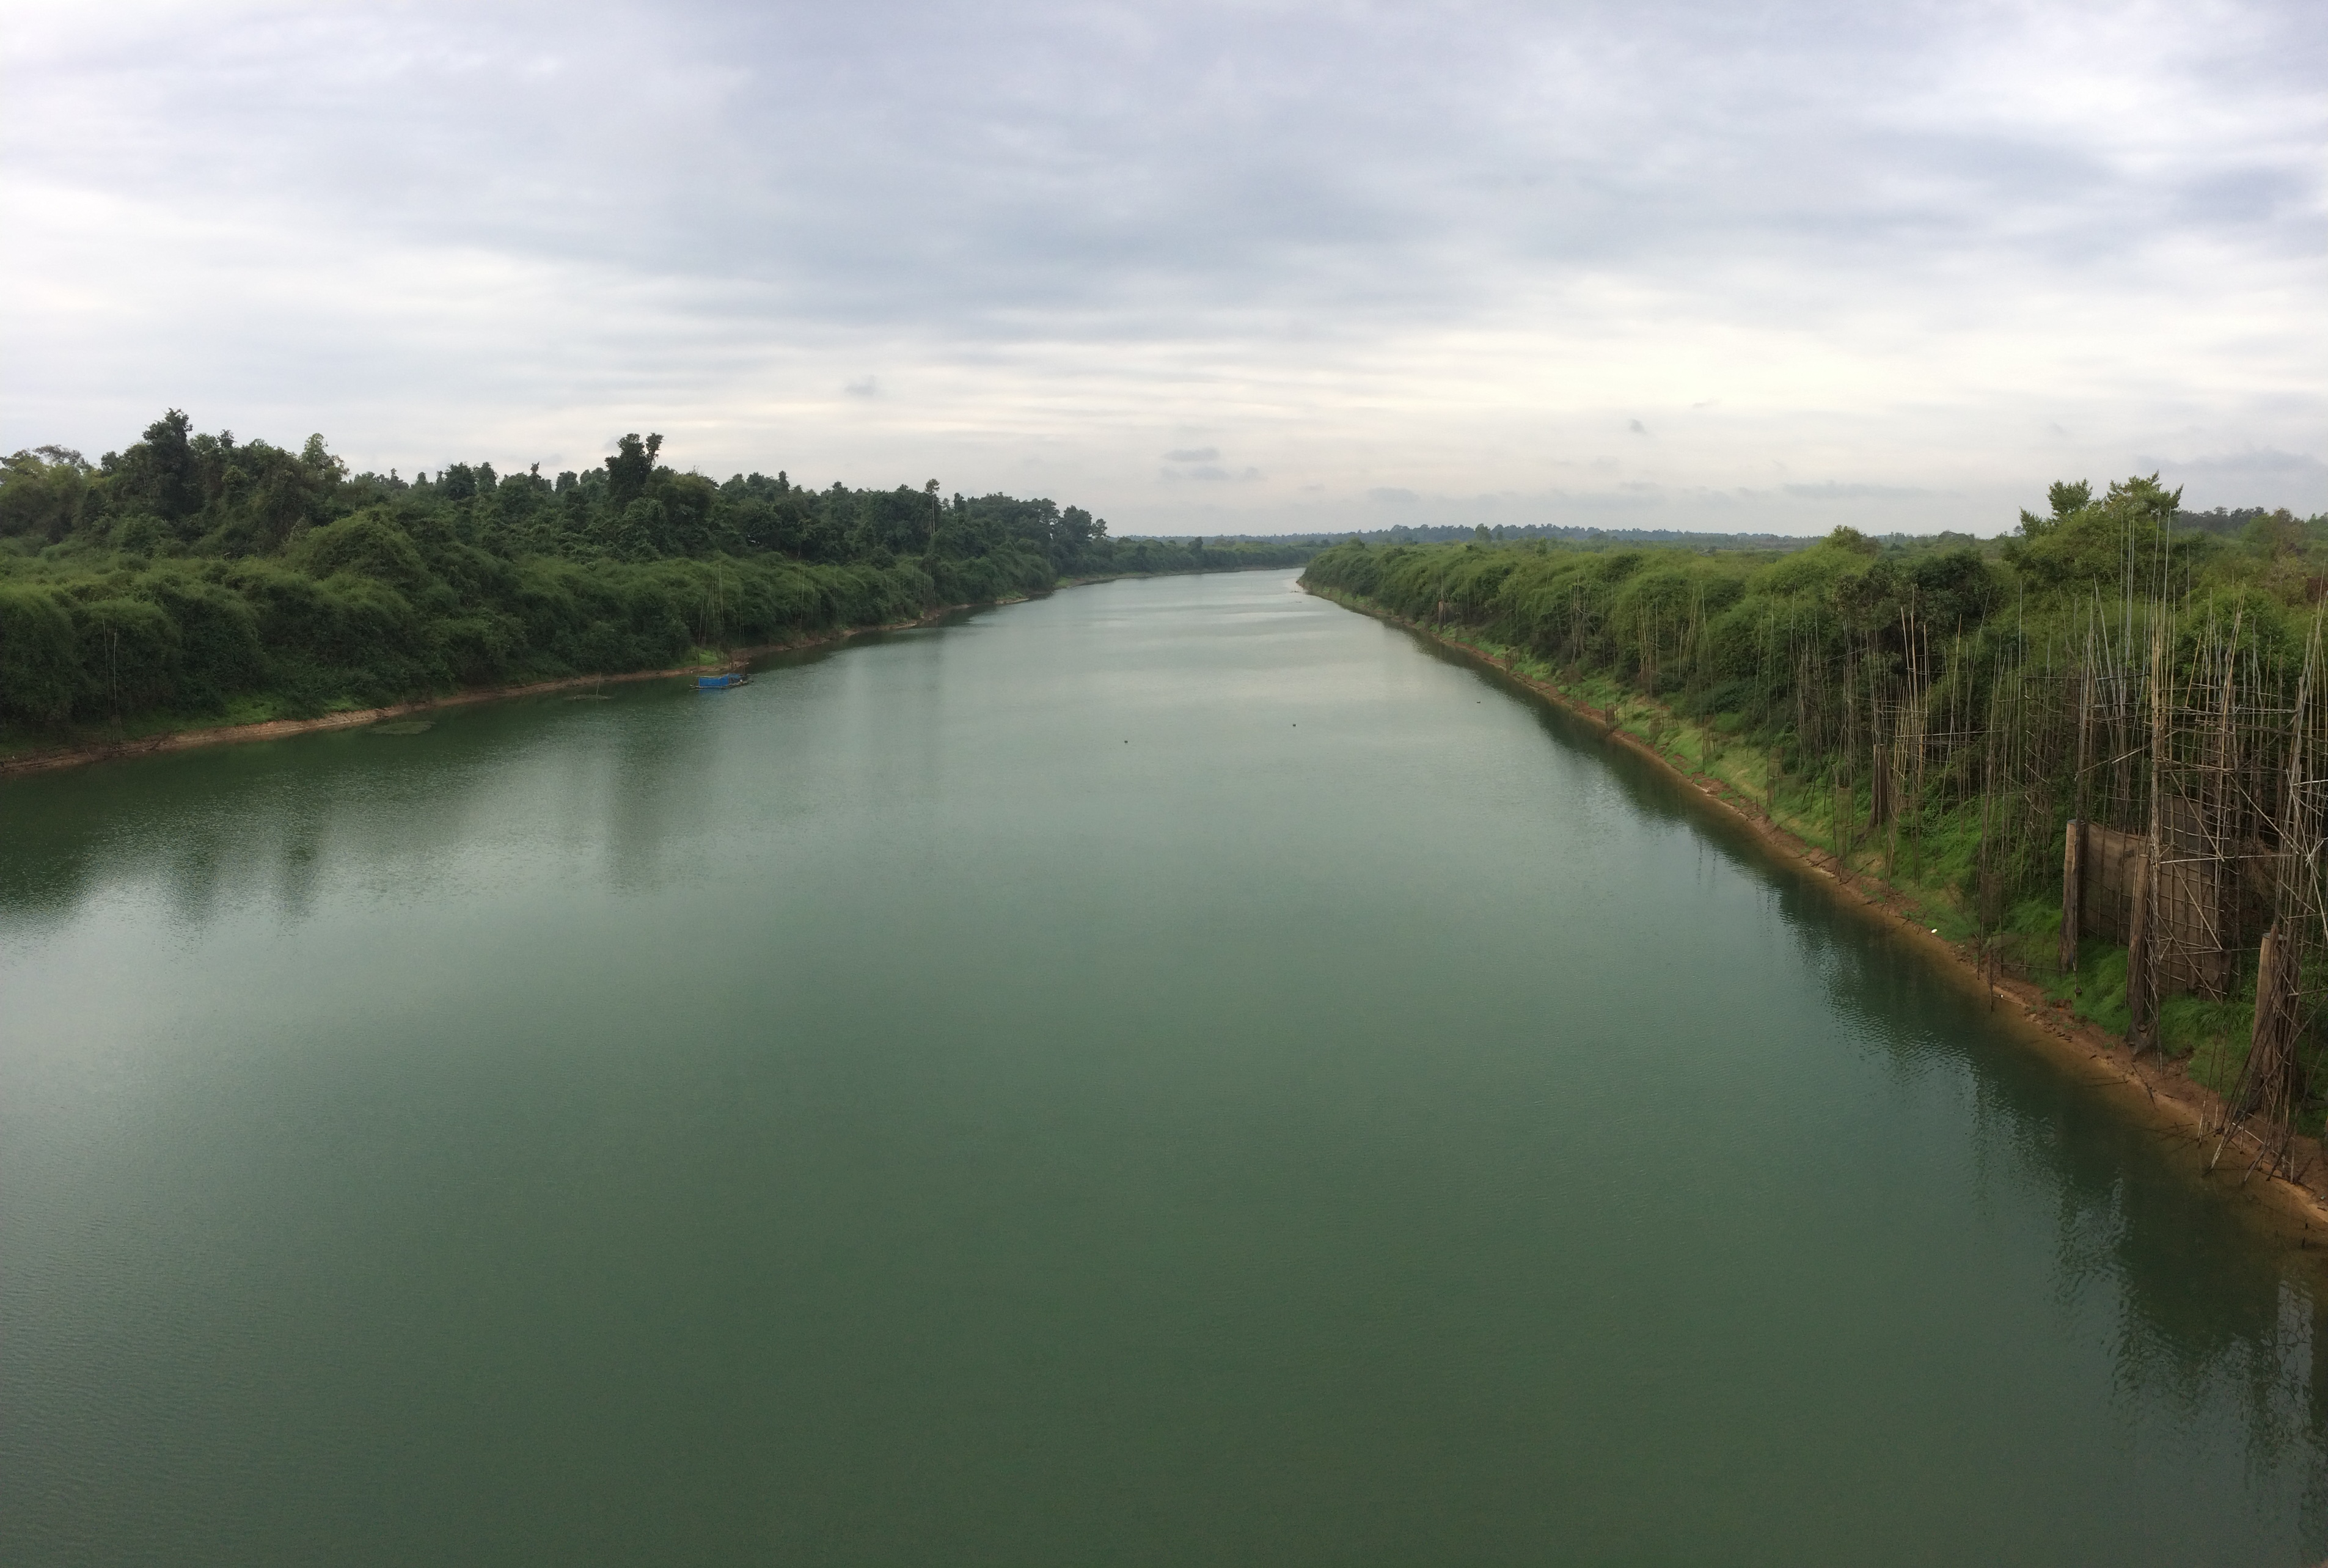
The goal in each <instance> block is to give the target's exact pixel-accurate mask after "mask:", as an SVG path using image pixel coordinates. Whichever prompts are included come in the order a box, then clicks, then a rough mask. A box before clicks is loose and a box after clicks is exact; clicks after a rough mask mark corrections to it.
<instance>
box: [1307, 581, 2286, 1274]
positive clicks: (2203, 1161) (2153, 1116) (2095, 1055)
mask: <svg viewBox="0 0 2328 1568" xmlns="http://www.w3.org/2000/svg"><path fill="white" fill-rule="evenodd" d="M1302 586H1303V587H1304V588H1305V590H1306V591H1308V592H1310V593H1313V594H1316V595H1318V596H1319V597H1321V598H1327V599H1330V600H1332V601H1333V602H1334V603H1336V604H1338V605H1341V606H1344V607H1345V608H1347V609H1352V610H1356V611H1358V612H1359V613H1360V614H1362V615H1372V616H1374V617H1375V619H1377V620H1381V621H1386V622H1388V623H1390V624H1393V625H1395V626H1400V627H1403V628H1404V629H1405V630H1407V631H1409V632H1412V633H1413V634H1416V635H1417V636H1421V637H1426V638H1428V639H1430V640H1431V641H1432V642H1433V643H1437V644H1438V645H1439V646H1441V647H1443V648H1447V649H1450V650H1452V651H1454V652H1455V653H1460V654H1463V655H1466V656H1468V657H1469V659H1470V660H1472V661H1473V662H1477V663H1478V665H1480V666H1481V667H1482V668H1484V669H1486V670H1488V671H1492V672H1493V673H1494V674H1496V675H1497V676H1498V677H1500V678H1501V679H1503V680H1506V681H1510V682H1512V683H1513V684H1514V685H1516V686H1518V687H1521V688H1523V689H1525V690H1527V691H1530V692H1532V693H1534V694H1535V696H1537V697H1539V698H1542V699H1544V700H1545V701H1547V702H1550V703H1552V704H1553V705H1554V706H1555V707H1557V708H1560V709H1563V710H1564V711H1566V712H1568V713H1571V714H1572V715H1574V716H1576V717H1577V718H1582V719H1583V720H1584V721H1586V722H1587V723H1589V724H1591V725H1592V726H1593V727H1594V728H1597V729H1599V730H1600V734H1601V737H1602V738H1603V739H1604V740H1605V741H1607V742H1609V743H1610V744H1613V745H1617V746H1624V747H1626V748H1627V749H1628V750H1629V751H1631V752H1633V753H1634V754H1635V755H1637V756H1641V757H1643V758H1646V759H1647V761H1649V762H1650V763H1652V764H1654V765H1656V766H1657V767H1658V768H1660V769H1662V770H1663V771H1664V772H1665V773H1666V774H1667V775H1671V776H1672V777H1674V778H1676V779H1678V780H1680V781H1681V782H1683V783H1685V784H1688V785H1690V786H1691V787H1692V788H1693V789H1694V790H1695V791H1696V792H1697V794H1698V796H1699V798H1700V799H1702V800H1704V802H1706V803H1708V804H1709V805H1710V806H1712V807H1713V809H1715V810H1717V811H1720V812H1724V813H1726V814H1727V815H1728V816H1730V817H1731V818H1732V819H1733V820H1735V821H1736V822H1740V823H1741V824H1743V825H1744V826H1745V827H1746V828H1747V829H1748V830H1749V831H1751V832H1752V833H1753V834H1754V835H1755V837H1756V838H1757V839H1759V840H1760V841H1761V843H1762V844H1763V845H1764V846H1765V848H1767V849H1768V850H1770V851H1771V852H1772V853H1774V854H1775V855H1777V856H1779V858H1781V859H1786V860H1788V861H1791V862H1793V863H1794V864H1795V865H1796V866H1797V868H1798V869H1800V870H1802V871H1803V872H1805V873H1806V874H1807V875H1809V876H1810V877H1811V878H1813V879H1814V880H1816V882H1817V883H1818V884H1819V885H1821V886H1822V887H1826V888H1827V889H1829V890H1830V891H1831V892H1832V893H1833V895H1834V896H1835V897H1836V898H1837V899H1839V900H1841V901H1842V902H1843V903H1844V904H1845V906H1848V907H1850V908H1852V909H1854V910H1855V911H1858V912H1860V913H1863V914H1864V915H1869V916H1871V917H1873V918H1877V919H1880V920H1882V922H1883V923H1884V925H1885V927H1886V929H1887V930H1888V931H1890V932H1891V933H1893V934H1896V935H1897V936H1898V937H1899V939H1900V940H1901V941H1904V942H1906V943H1908V944H1910V945H1911V946H1913V947H1915V948H1916V949H1917V950H1919V951H1920V952H1922V953H1925V954H1927V955H1928V956H1929V957H1930V958H1932V959H1933V960H1935V961H1936V962H1938V963H1939V964H1940V965H1941V966H1942V968H1943V970H1944V972H1947V973H1948V974H1949V975H1950V976H1951V977H1953V978H1955V979H1956V980H1957V981H1960V982H1961V983H1963V984H1964V985H1966V986H1967V988H1969V989H1970V990H1972V991H1974V992H1975V993H1976V994H1983V995H1985V996H1986V998H1987V999H1988V1003H1989V1008H1990V1010H1991V1011H1992V1012H1994V1013H1995V1015H1996V1017H1997V1019H1998V1021H1999V1022H2000V1023H2002V1024H2004V1026H2005V1027H2006V1028H2007V1029H2008V1030H2009V1032H2011V1033H2012V1034H2013V1036H2014V1038H2017V1039H2020V1040H2022V1041H2023V1043H2025V1044H2028V1045H2031V1046H2032V1047H2036V1048H2037V1049H2039V1050H2041V1051H2042V1052H2043V1053H2044V1054H2046V1055H2047V1056H2051V1057H2052V1058H2053V1059H2055V1060H2056V1061H2060V1062H2063V1063H2065V1064H2069V1065H2071V1066H2078V1067H2080V1068H2087V1069H2098V1070H2099V1077H2098V1079H2097V1080H2095V1081H2096V1083H2097V1085H2098V1086H2099V1087H2101V1088H2103V1089H2104V1090H2105V1091H2106V1094H2107V1098H2108V1099H2109V1100H2110V1101H2111V1102H2112V1103H2114V1104H2116V1105H2117V1107H2118V1108H2119V1109H2120V1110H2121V1111H2122V1112H2124V1113H2126V1114H2128V1115H2130V1116H2133V1117H2136V1119H2138V1120H2140V1121H2142V1122H2145V1123H2147V1124H2149V1125H2151V1126H2153V1127H2155V1128H2157V1129H2159V1130H2161V1131H2167V1132H2171V1133H2172V1134H2173V1136H2175V1137H2176V1138H2177V1139H2178V1140H2180V1141H2182V1142H2183V1143H2184V1144H2185V1145H2186V1146H2187V1152H2188V1153H2189V1155H2190V1156H2192V1157H2193V1158H2195V1159H2196V1160H2197V1161H2198V1163H2199V1164H2200V1165H2201V1166H2202V1167H2210V1168H2211V1169H2212V1170H2213V1172H2214V1174H2215V1178H2216V1179H2218V1180H2222V1181H2227V1182H2229V1183H2232V1184H2235V1185H2237V1186H2239V1187H2240V1188H2242V1189H2243V1190H2244V1191H2246V1192H2247V1193H2248V1194H2251V1195H2253V1196H2255V1197H2258V1198H2260V1199H2261V1200H2263V1201H2264V1202H2265V1203H2266V1204H2267V1205H2269V1206H2270V1207H2271V1208H2272V1209H2273V1210H2275V1211H2276V1213H2277V1215H2278V1216H2281V1217H2282V1218H2283V1219H2284V1220H2285V1221H2286V1222H2287V1223H2288V1224H2289V1225H2291V1227H2292V1228H2293V1229H2294V1230H2295V1234H2296V1235H2297V1237H2298V1240H2299V1243H2300V1244H2303V1245H2305V1246H2312V1245H2322V1244H2328V1158H2323V1150H2322V1149H2321V1146H2320V1145H2319V1143H2318V1142H2316V1141H2314V1140H2312V1139H2308V1138H2298V1139H2296V1140H2295V1145H2294V1150H2293V1162H2294V1165H2295V1169H2296V1173H2297V1178H2296V1179H2295V1180H2293V1181H2291V1180H2287V1179H2285V1178H2280V1177H2276V1176H2266V1175H2264V1174H2263V1173H2262V1172H2261V1171H2259V1170H2257V1169H2255V1167H2256V1166H2257V1164H2258V1156H2259V1154H2260V1153H2261V1150H2260V1149H2259V1148H2258V1143H2257V1141H2256V1140H2255V1139H2254V1138H2253V1137H2252V1136H2250V1135H2248V1134H2247V1133H2245V1132H2244V1131H2233V1132H2232V1134H2231V1135H2230V1137H2229V1140H2228V1141H2226V1140H2224V1138H2223V1137H2222V1134H2221V1131H2220V1129H2221V1127H2222V1125H2223V1120H2224V1117H2223V1110H2224V1107H2223V1102H2222V1099H2221V1097H2220V1095H2218V1094H2215V1093H2214V1091H2212V1090H2211V1089H2209V1088H2208V1087H2207V1086H2206V1085H2204V1084H2199V1083H2196V1082H2194V1081H2193V1080H2192V1077H2191V1075H2190V1074H2189V1073H2188V1072H2187V1071H2186V1070H2185V1069H2184V1067H2183V1066H2182V1064H2181V1063H2179V1062H2174V1061H2171V1060H2167V1059H2164V1058H2162V1057H2160V1056H2154V1055H2142V1056H2137V1055H2136V1053H2135V1052H2134V1051H2133V1050H2131V1049H2130V1048H2129V1047H2127V1045H2126V1041H2125V1040H2124V1039H2123V1038H2121V1037H2119V1036H2117V1035H2113V1034H2109V1033H2107V1032H2105V1031H2104V1030H2102V1029H2100V1028H2097V1027H2096V1026H2095V1025H2093V1024H2091V1023H2089V1022H2088V1021H2087V1020H2085V1019H2079V1018H2077V1017H2074V1016H2072V1015H2071V1014H2070V1012H2069V1011H2068V1010H2067V1009H2065V1008H2064V1007H2063V1006H2062V1004H2060V1003H2058V1002H2055V1001H2053V1000H2050V999H2049V998H2048V997H2047V996H2046V995H2045V993H2044V991H2042V989H2041V988H2040V987H2038V986H2036V985H2034V984H2032V983H2031V982H2029V981H2026V980H2023V979H2020V978H2017V977H2014V976H2011V975H2006V974H2001V973H1998V972H1996V969H1995V964H1994V962H1987V963H1984V961H1983V954H1982V953H1980V951H1979V950H1978V949H1977V948H1976V947H1975V946H1974V945H1973V944H1969V943H1954V942H1949V941H1947V940H1945V939H1944V938H1942V937H1941V936H1940V935H1939V934H1938V933H1936V932H1934V931H1933V930H1932V929H1931V928H1930V927H1929V926H1928V925H1925V924H1924V923H1923V922H1922V920H1920V919H1919V918H1917V916H1916V902H1915V899H1914V898H1913V897H1911V896H1910V894H1909V893H1908V892H1907V891H1906V890H1904V889H1902V888H1900V887H1894V886H1892V885H1891V884H1890V883H1887V882H1885V881H1884V880H1882V878H1877V877H1873V876H1870V875H1868V874H1867V873H1866V872H1865V871H1864V870H1863V869H1854V867H1852V866H1851V865H1850V864H1849V863H1848V862H1846V861H1843V860H1838V859H1836V858H1835V855H1834V853H1833V852H1832V851H1831V850H1827V849H1826V848H1824V847H1822V846H1819V845H1816V844H1813V843H1811V842H1809V841H1808V840H1805V839H1803V838H1801V837H1799V836H1798V835H1797V834H1795V833H1794V832H1791V831H1788V829H1786V828H1785V827H1783V826H1781V825H1780V824H1779V823H1778V822H1774V821H1772V820H1771V817H1770V815H1769V812H1768V811H1767V810H1765V809H1764V808H1763V807H1762V806H1761V805H1760V803H1757V802H1755V801H1754V800H1753V799H1752V798H1751V796H1749V795H1747V794H1746V793H1742V792H1741V791H1740V790H1739V789H1738V788H1737V787H1736V786H1735V785H1734V784H1731V783H1730V782H1728V781H1725V780H1722V779H1716V778H1713V777H1710V776H1708V775H1706V774H1704V773H1703V772H1699V771H1696V770H1694V769H1693V768H1692V767H1691V766H1690V765H1688V762H1687V759H1686V758H1677V757H1676V756H1672V755H1668V754H1667V753H1666V752H1665V751H1662V750H1660V749H1658V748H1657V746H1652V745H1650V744H1648V743H1647V741H1645V740H1643V739H1642V738H1641V737H1638V736H1635V735H1632V734H1629V733H1628V732H1627V731H1626V730H1625V729H1623V728H1620V727H1619V725H1618V724H1617V723H1616V722H1615V721H1614V718H1613V717H1612V715H1611V713H1610V710H1609V709H1605V708H1602V707H1599V706H1597V705H1594V704H1592V703H1590V702H1587V701H1585V700H1583V699H1580V698H1579V697H1577V696H1576V695H1574V694H1573V693H1572V692H1570V691H1567V690H1563V689H1562V688H1561V686H1560V685H1558V684H1557V683H1556V682H1554V681H1546V680H1539V679H1536V678H1535V677H1532V676H1529V675H1526V674H1524V673H1521V672H1519V671H1516V670H1513V669H1512V668H1511V667H1510V665H1509V663H1508V662H1507V661H1502V660H1498V659H1497V657H1496V656H1495V655H1494V654H1492V653H1488V651H1487V650H1485V649H1483V648H1480V647H1478V646H1477V645H1476V644H1474V643H1469V642H1466V641H1464V640H1463V639H1462V638H1460V637H1459V636H1455V635H1453V634H1450V633H1449V632H1448V631H1447V630H1445V629H1443V628H1441V627H1436V626H1427V625H1422V624H1417V623H1415V622H1413V621H1409V620H1407V619H1405V618H1404V617H1403V616H1401V615H1393V614H1391V613H1390V612H1388V611H1386V610H1385V609H1383V608H1381V607H1380V606H1376V605H1374V604H1371V603H1369V602H1367V601H1366V600H1364V599H1361V598H1357V597H1356V596H1351V595H1347V594H1343V593H1338V592H1335V591H1333V590H1331V589H1319V588H1314V587H1309V585H1308V584H1306V583H1305V584H1304V585H1302ZM1629 705H1630V706H1632V707H1636V708H1641V707H1651V708H1654V707H1656V706H1657V705H1653V704H1649V703H1647V701H1646V699H1640V698H1638V697H1636V698H1633V699H1630V702H1629ZM1668 717H1669V718H1672V720H1673V723H1674V725H1675V726H1676V728H1679V727H1680V724H1681V720H1680V718H1679V717H1678V716H1677V715H1670V714H1668ZM2219 1146H2220V1158H2218V1157H2217V1156H2218V1153H2219Z"/></svg>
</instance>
